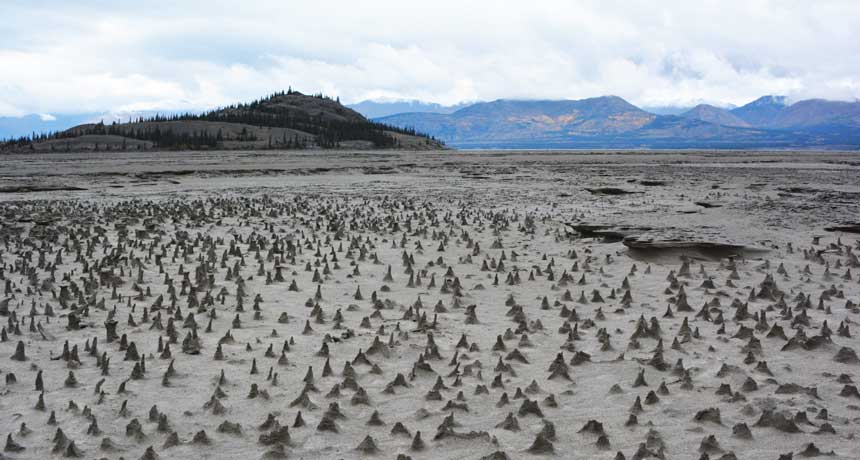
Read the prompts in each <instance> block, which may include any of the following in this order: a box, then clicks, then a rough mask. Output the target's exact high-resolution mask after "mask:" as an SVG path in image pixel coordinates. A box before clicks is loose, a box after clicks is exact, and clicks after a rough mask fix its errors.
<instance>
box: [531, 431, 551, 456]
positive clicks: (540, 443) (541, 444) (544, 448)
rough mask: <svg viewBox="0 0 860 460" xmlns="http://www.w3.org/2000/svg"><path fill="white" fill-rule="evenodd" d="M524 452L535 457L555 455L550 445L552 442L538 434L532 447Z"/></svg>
mask: <svg viewBox="0 0 860 460" xmlns="http://www.w3.org/2000/svg"><path fill="white" fill-rule="evenodd" d="M526 451H527V452H528V453H530V454H535V455H547V454H552V453H555V448H554V447H553V445H552V441H550V440H549V439H547V438H546V437H544V435H543V433H538V435H537V436H536V437H535V440H534V442H532V445H531V446H530V447H529V448H528V449H526Z"/></svg>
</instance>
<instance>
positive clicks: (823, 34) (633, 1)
mask: <svg viewBox="0 0 860 460" xmlns="http://www.w3.org/2000/svg"><path fill="white" fill-rule="evenodd" d="M0 10H2V11H3V15H4V17H5V18H4V20H3V21H0V37H2V38H0V116H21V115H25V114H40V115H42V116H43V117H50V116H52V115H51V114H58V113H63V114H68V113H84V112H117V113H119V112H134V111H149V110H200V109H205V108H212V107H218V106H223V105H227V104H231V103H235V102H240V101H248V100H252V99H254V98H258V97H260V96H263V95H266V94H269V93H272V92H275V91H279V90H281V89H286V88H287V87H290V86H291V87H292V88H293V89H297V90H300V91H302V92H306V93H316V92H323V93H325V94H327V95H331V96H339V97H340V99H341V101H342V102H345V103H355V102H358V101H362V100H368V99H371V100H411V99H417V100H422V101H427V102H436V103H441V104H455V103H458V102H464V101H478V100H494V99H499V98H517V99H579V98H584V97H594V96H601V95H609V94H613V95H618V96H621V97H623V98H625V99H627V100H629V101H630V102H632V103H634V104H637V105H640V106H669V105H686V106H689V105H693V104H696V103H700V102H705V103H713V104H717V105H728V104H732V105H742V104H744V103H746V102H749V101H751V100H753V99H755V98H757V97H759V96H761V95H765V94H784V95H788V96H789V97H790V98H792V99H805V98H811V97H821V98H828V99H841V100H855V99H857V98H860V59H858V58H860V1H858V0H844V1H843V0H830V1H828V0H816V1H808V0H804V1H792V0H781V1H768V0H720V1H711V0H701V1H689V0H687V1H670V0H664V1H657V0H624V1H610V0H596V1H576V0H559V1H555V0H531V1H528V2H523V1H505V0H456V1H449V0H434V1H431V2H427V1H422V2H418V1H410V0H396V1H374V0H362V1H355V0H349V1H333V0H314V1H302V2H298V1H294V0H271V1H270V0H262V1H252V0H246V1H242V2H239V1H229V2H228V1H220V0H185V1H183V0H171V1H162V0H148V1H139V0H136V1H124V0H111V1H101V0H99V1H87V0H77V1H68V0H58V1H47V0H45V1H42V0H0Z"/></svg>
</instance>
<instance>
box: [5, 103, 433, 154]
mask: <svg viewBox="0 0 860 460" xmlns="http://www.w3.org/2000/svg"><path fill="white" fill-rule="evenodd" d="M333 148H350V149H386V148H392V149H406V150H430V149H439V148H444V146H443V145H442V144H441V143H439V142H437V141H436V140H434V139H430V138H429V137H427V136H424V135H421V134H418V133H416V132H415V131H413V130H411V129H403V128H399V127H396V126H388V125H384V124H381V123H377V122H373V121H370V120H368V119H367V118H365V117H364V116H362V115H361V114H360V113H358V112H356V111H355V110H352V109H350V108H347V107H344V106H343V105H341V104H340V103H339V102H337V101H335V100H333V99H330V98H328V97H324V96H322V95H314V96H308V95H304V94H301V93H299V92H296V91H292V90H291V91H289V92H280V93H275V94H273V95H271V96H268V97H265V98H262V99H259V100H256V101H253V102H250V103H247V104H237V105H232V106H229V107H225V108H222V109H218V110H213V111H210V112H206V113H202V114H175V115H171V116H161V115H159V116H154V117H149V118H139V119H137V120H131V121H128V122H124V123H123V122H118V121H115V122H113V123H108V124H105V123H101V122H99V123H85V124H81V125H78V126H74V127H72V128H69V129H67V130H65V131H62V132H59V133H45V134H40V135H37V136H35V137H34V138H31V139H22V140H16V141H12V142H6V143H4V144H0V152H15V151H36V152H57V151H60V152H62V151H86V150H94V151H96V150H151V149H154V150H167V149H170V150H186V149H192V150H196V149H200V150H208V149H231V150H237V149H242V150H243V149H249V150H250V149H333Z"/></svg>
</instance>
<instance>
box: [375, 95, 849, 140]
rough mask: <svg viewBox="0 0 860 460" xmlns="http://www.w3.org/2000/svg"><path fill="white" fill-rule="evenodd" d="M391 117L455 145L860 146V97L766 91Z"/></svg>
mask: <svg viewBox="0 0 860 460" xmlns="http://www.w3.org/2000/svg"><path fill="white" fill-rule="evenodd" d="M375 120H376V121H379V122H382V123H384V124H388V125H393V126H399V127H409V128H413V129H415V130H417V131H420V132H424V133H428V134H429V135H432V136H434V137H435V138H437V139H440V140H442V141H444V142H445V143H446V144H447V145H449V146H451V147H455V148H537V149H551V148H666V149H671V148H708V149H720V148H738V149H740V148H753V149H765V148H776V149H790V148H823V149H852V150H853V149H860V102H856V101H855V102H843V101H829V100H824V99H809V100H803V101H799V102H795V103H793V104H789V103H788V101H787V99H786V98H785V97H782V96H763V97H761V98H759V99H756V100H755V101H753V102H750V103H749V104H746V105H744V106H741V107H737V108H734V109H731V110H728V109H723V108H719V107H714V106H711V105H706V104H701V105H698V106H696V107H693V108H691V109H689V110H687V111H684V112H681V113H679V114H678V115H658V114H654V113H651V112H648V111H645V110H642V109H640V108H639V107H636V106H635V105H633V104H630V103H629V102H627V101H625V100H624V99H622V98H620V97H618V96H602V97H595V98H588V99H580V100H506V99H500V100H496V101H492V102H480V103H476V104H472V105H470V106H468V107H465V108H462V109H459V110H456V111H454V112H452V113H447V114H445V113H426V112H420V113H415V112H413V113H401V114H396V115H390V116H386V117H380V118H376V119H375Z"/></svg>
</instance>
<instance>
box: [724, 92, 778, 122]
mask: <svg viewBox="0 0 860 460" xmlns="http://www.w3.org/2000/svg"><path fill="white" fill-rule="evenodd" d="M787 101H788V99H787V98H786V97H785V96H762V97H760V98H758V99H756V100H754V101H752V102H750V103H749V104H746V105H744V106H741V107H738V108H736V109H733V110H732V114H733V115H735V116H737V117H738V118H740V119H741V120H743V121H745V122H747V123H748V124H749V125H750V126H758V127H767V126H770V124H771V122H772V121H773V120H774V119H775V118H776V117H777V116H778V115H779V114H780V113H782V111H783V110H785V109H786V107H788V102H787Z"/></svg>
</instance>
